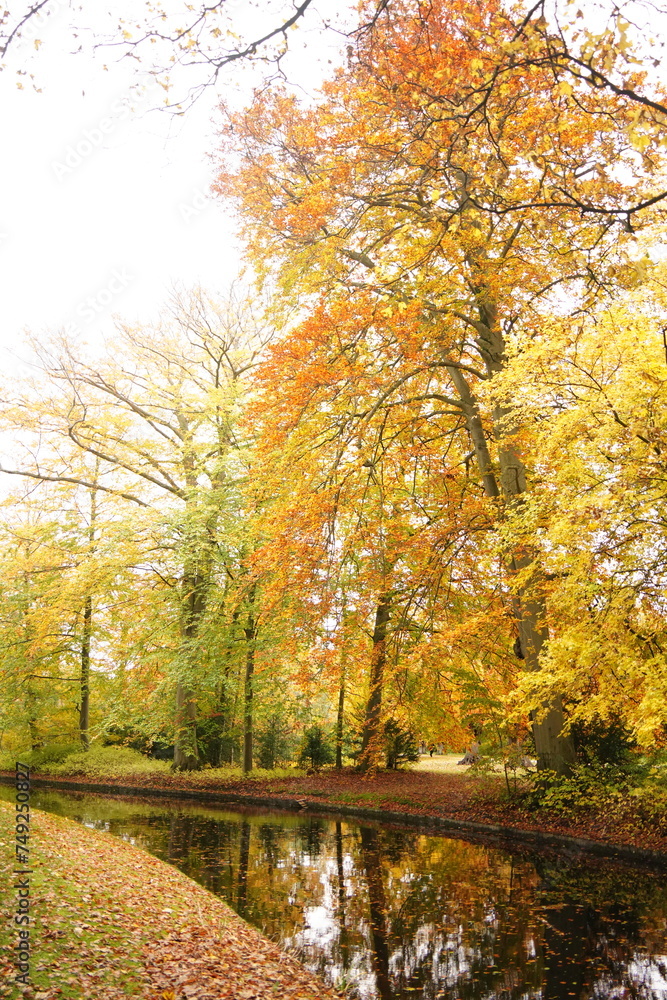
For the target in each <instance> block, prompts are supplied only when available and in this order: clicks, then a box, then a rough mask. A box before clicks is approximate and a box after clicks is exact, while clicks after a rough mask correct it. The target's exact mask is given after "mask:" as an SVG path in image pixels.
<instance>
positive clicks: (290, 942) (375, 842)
mask: <svg viewBox="0 0 667 1000" xmlns="http://www.w3.org/2000/svg"><path fill="white" fill-rule="evenodd" d="M13 794H14V792H13V789H11V788H9V787H0V797H2V798H4V799H6V800H9V801H11V800H12V797H13ZM32 804H33V806H34V807H35V808H38V809H44V810H47V811H49V812H54V813H58V814H59V815H63V816H69V817H70V818H72V819H74V820H77V821H78V822H80V823H84V824H85V825H86V826H89V827H93V828H95V829H98V830H106V831H108V832H110V833H112V834H114V835H115V836H117V837H121V838H123V839H124V840H127V841H129V842H130V843H132V844H135V845H137V846H139V847H142V848H144V849H145V850H147V851H150V852H151V853H152V854H155V855H156V856H157V857H159V858H162V859H163V860H164V861H167V862H168V863H169V864H172V865H175V866H176V867H177V868H179V869H180V870H181V871H183V872H185V873H186V874H187V875H189V876H190V878H192V879H194V880H195V881H197V882H199V883H201V884H202V885H204V886H206V888H208V889H209V890H210V891H211V892H213V893H215V894H216V895H218V896H220V897H222V898H223V899H224V900H225V901H226V902H227V903H229V905H230V906H231V907H233V909H235V910H236V911H237V912H238V913H239V914H241V915H242V916H243V917H245V919H246V920H248V921H249V922H250V923H251V924H254V925H255V926H256V927H258V928H259V929H260V930H261V931H263V932H264V933H265V934H266V935H267V936H268V937H270V938H272V939H273V940H275V941H278V942H280V943H281V945H282V946H283V947H284V948H286V949H288V950H289V951H291V952H293V953H294V954H296V955H297V956H298V958H299V959H300V960H301V961H302V962H303V964H304V965H306V966H307V967H308V968H309V969H311V970H312V971H313V972H317V973H319V974H320V975H321V976H322V977H323V978H324V979H325V980H326V981H327V982H329V983H331V984H332V985H334V986H338V987H340V986H342V985H345V986H347V987H349V989H350V996H351V997H355V998H358V1000H399V998H400V1000H408V998H410V1000H496V998H497V1000H500V998H502V1000H533V998H535V1000H537V998H541V1000H566V998H567V1000H570V998H577V1000H588V998H600V1000H603V998H604V1000H607V998H619V1000H621V998H623V1000H625V998H627V1000H630V998H636V1000H665V998H667V878H665V876H664V875H663V874H660V873H656V872H654V871H650V870H647V869H641V868H632V867H630V866H624V865H621V864H616V863H612V862H608V861H603V860H598V859H595V858H591V857H584V858H579V859H574V858H571V857H565V856H559V855H557V854H555V853H549V852H543V853H540V854H535V853H533V854H531V853H528V852H527V851H525V850H517V851H513V850H509V849H508V848H506V847H502V848H501V847H499V846H489V845H487V844H481V843H470V842H467V841H465V840H462V839H458V838H451V837H445V836H435V835H430V834H429V835H427V834H425V833H422V832H420V831H419V830H418V829H415V828H410V829H400V828H396V827H393V828H389V827H382V826H379V825H372V824H369V825H363V824H360V823H358V822H356V821H354V820H351V819H349V818H345V817H344V816H341V817H339V818H335V817H334V818H329V817H326V818H323V817H321V816H312V815H307V814H301V813H299V814H283V813H273V812H265V813H259V812H257V811H252V812H250V811H245V810H243V808H242V807H239V811H233V810H231V809H227V808H211V807H206V806H201V807H200V806H195V805H190V804H188V805H186V804H183V803H181V802H172V801H170V800H165V799H160V800H152V801H149V800H131V799H126V798H121V797H115V798H114V797H110V796H104V797H103V796H93V795H87V794H74V793H69V792H67V793H66V792H61V791H55V790H54V791H49V790H45V789H38V788H35V789H34V790H33V795H32Z"/></svg>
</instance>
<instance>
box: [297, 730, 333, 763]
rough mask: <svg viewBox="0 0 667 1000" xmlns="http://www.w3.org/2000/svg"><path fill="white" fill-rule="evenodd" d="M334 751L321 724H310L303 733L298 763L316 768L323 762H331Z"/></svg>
mask: <svg viewBox="0 0 667 1000" xmlns="http://www.w3.org/2000/svg"><path fill="white" fill-rule="evenodd" d="M333 760H334V751H333V748H332V746H331V743H330V742H329V739H328V737H327V735H326V733H325V732H324V731H323V729H322V727H321V726H311V727H310V729H307V730H306V732H305V733H304V738H303V743H302V745H301V751H300V753H299V763H300V764H303V765H304V766H306V767H312V768H313V769H314V770H318V769H319V768H320V767H324V765H325V764H332V763H333Z"/></svg>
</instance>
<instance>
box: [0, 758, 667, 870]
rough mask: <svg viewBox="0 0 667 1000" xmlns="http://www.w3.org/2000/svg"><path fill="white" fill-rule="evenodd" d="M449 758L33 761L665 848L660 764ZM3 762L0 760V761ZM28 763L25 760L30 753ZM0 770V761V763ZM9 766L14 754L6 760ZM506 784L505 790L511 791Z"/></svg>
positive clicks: (164, 787)
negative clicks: (193, 764) (181, 763)
mask: <svg viewBox="0 0 667 1000" xmlns="http://www.w3.org/2000/svg"><path fill="white" fill-rule="evenodd" d="M456 759H457V758H456V756H455V755H454V756H450V757H448V758H441V759H440V758H434V759H431V758H424V759H422V761H421V762H420V764H419V765H418V766H417V768H415V769H413V770H406V771H389V772H387V771H378V772H377V773H376V774H374V775H372V776H362V775H360V774H358V773H356V772H355V771H353V770H352V769H349V768H348V769H344V770H343V771H341V772H337V771H335V770H333V769H325V770H322V771H321V772H319V773H316V774H313V773H304V772H303V771H301V770H298V769H296V768H293V767H292V768H282V769H278V770H273V771H262V770H260V769H256V770H253V771H252V772H251V773H250V774H249V775H243V774H242V772H241V770H240V768H232V767H225V768H204V769H202V770H201V771H197V772H190V773H174V772H172V771H171V769H170V767H169V764H168V763H167V762H164V761H156V760H151V759H150V758H146V757H144V756H142V755H141V754H139V753H137V752H136V751H134V750H129V749H127V748H123V747H93V748H92V749H91V750H90V751H89V752H88V753H86V754H84V753H81V752H77V753H74V754H70V755H68V756H66V757H65V758H63V759H62V760H56V761H49V760H43V761H41V762H40V761H39V760H37V761H36V762H35V764H34V765H33V767H34V770H33V775H34V776H35V777H36V778H39V777H40V776H43V777H44V778H49V779H56V780H58V781H60V782H63V783H66V784H67V785H71V786H73V787H77V785H78V784H79V783H81V782H84V783H88V784H95V785H96V786H97V790H98V791H100V790H102V787H101V786H104V787H105V788H108V789H109V790H110V791H112V790H113V789H114V788H115V787H118V788H124V789H127V788H135V789H137V790H141V791H143V792H144V793H146V794H150V793H151V791H162V792H165V791H168V792H173V793H180V794H185V793H188V792H190V793H192V796H193V797H195V798H197V797H199V798H201V799H202V800H203V799H205V798H210V797H211V796H215V795H217V796H218V797H220V798H221V799H222V798H224V797H226V798H227V799H230V798H232V797H239V798H243V799H246V800H248V801H250V802H252V801H255V802H256V803H257V804H258V805H260V806H277V805H280V804H281V802H282V803H285V804H287V805H289V806H290V807H292V808H294V807H295V806H296V807H301V808H307V807H308V805H309V803H310V804H311V805H312V804H315V803H318V804H323V803H327V804H328V805H329V806H331V807H332V808H336V807H337V808H340V809H341V811H344V810H345V809H349V808H350V807H354V808H356V809H360V808H361V809H365V810H374V811H375V812H376V814H377V815H378V818H382V814H383V813H386V812H393V813H396V812H399V813H404V814H410V815H413V816H414V815H421V816H424V817H440V818H443V819H444V818H447V819H451V820H455V821H464V822H473V823H481V824H487V825H488V824H491V825H496V826H502V827H506V828H512V829H522V830H526V831H533V832H539V831H543V832H544V833H550V834H556V835H558V836H565V837H574V838H584V839H587V840H593V841H595V842H597V843H602V844H605V845H616V846H621V847H631V848H638V849H640V850H648V851H657V852H663V853H665V854H667V783H666V775H665V773H664V768H662V769H660V770H659V769H657V768H656V769H654V771H655V773H652V772H649V773H648V776H644V777H643V779H642V781H641V782H637V783H635V784H633V782H632V778H631V777H629V776H627V775H625V776H624V775H623V774H621V773H616V772H614V771H613V770H610V769H605V768H597V769H595V768H593V767H587V768H579V770H578V773H577V774H576V775H575V776H574V777H573V778H572V779H569V780H561V781H558V782H556V783H555V784H549V783H548V782H547V783H546V784H545V781H544V776H543V775H537V776H536V775H532V776H531V775H527V774H525V773H524V774H522V775H518V776H517V777H516V779H512V783H511V787H510V782H506V780H505V777H504V775H503V774H500V773H498V772H497V771H495V770H493V769H489V768H488V767H487V768H486V769H485V768H484V767H480V768H477V767H473V768H463V767H458V766H457V765H456ZM2 763H4V764H5V767H9V766H10V765H9V763H8V762H6V761H0V765H1V764H2ZM28 763H32V762H31V761H30V758H28ZM1 769H2V768H1V767H0V770H1ZM11 769H12V770H13V762H12V764H11ZM510 791H511V794H509V792H510Z"/></svg>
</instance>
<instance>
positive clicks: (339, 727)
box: [336, 649, 346, 771]
mask: <svg viewBox="0 0 667 1000" xmlns="http://www.w3.org/2000/svg"><path fill="white" fill-rule="evenodd" d="M345 674H346V669H345V650H344V649H343V650H342V652H341V659H340V682H339V687H338V713H337V715H336V768H337V770H339V771H340V770H342V767H343V723H344V709H345Z"/></svg>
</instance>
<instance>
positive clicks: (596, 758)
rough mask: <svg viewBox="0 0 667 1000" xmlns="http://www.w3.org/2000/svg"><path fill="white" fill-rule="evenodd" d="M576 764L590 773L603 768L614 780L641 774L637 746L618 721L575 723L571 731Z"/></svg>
mask: <svg viewBox="0 0 667 1000" xmlns="http://www.w3.org/2000/svg"><path fill="white" fill-rule="evenodd" d="M571 732H572V737H573V740H574V746H575V750H576V753H577V761H578V762H579V763H580V764H583V765H589V766H591V767H593V768H594V769H598V770H599V768H600V767H605V768H606V769H607V773H608V775H613V776H614V780H616V779H620V778H621V776H622V775H633V776H634V775H637V776H638V774H639V771H641V769H642V768H641V762H640V758H639V757H638V755H637V752H636V747H637V742H636V740H635V739H634V737H633V736H632V734H631V733H630V731H629V730H628V729H626V727H625V726H624V725H623V724H622V723H621V722H619V721H618V720H613V719H612V720H607V719H592V720H589V721H587V722H582V721H577V722H573V723H572V727H571Z"/></svg>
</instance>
